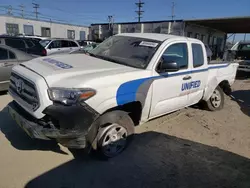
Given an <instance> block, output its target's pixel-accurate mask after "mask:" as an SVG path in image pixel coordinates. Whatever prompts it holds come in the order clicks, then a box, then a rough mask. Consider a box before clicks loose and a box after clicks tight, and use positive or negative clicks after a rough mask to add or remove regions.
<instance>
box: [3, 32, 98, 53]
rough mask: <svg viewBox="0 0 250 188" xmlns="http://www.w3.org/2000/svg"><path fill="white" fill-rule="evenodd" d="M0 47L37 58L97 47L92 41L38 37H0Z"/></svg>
mask: <svg viewBox="0 0 250 188" xmlns="http://www.w3.org/2000/svg"><path fill="white" fill-rule="evenodd" d="M0 45H7V46H10V47H12V48H15V49H18V50H21V51H23V52H26V53H28V54H33V55H37V56H47V55H52V54H53V55H54V54H62V53H71V52H74V51H79V50H80V49H81V48H82V49H84V50H83V52H88V51H89V50H92V49H94V48H95V47H96V46H97V43H95V42H93V41H87V40H86V41H78V42H77V41H75V40H71V39H59V38H57V39H50V38H44V37H39V36H24V35H18V36H15V37H13V36H8V35H1V36H0Z"/></svg>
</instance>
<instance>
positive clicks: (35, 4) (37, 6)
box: [32, 3, 40, 19]
mask: <svg viewBox="0 0 250 188" xmlns="http://www.w3.org/2000/svg"><path fill="white" fill-rule="evenodd" d="M32 4H33V5H34V6H33V8H34V9H35V14H36V19H38V14H39V13H38V11H37V9H38V8H40V6H39V4H38V3H32Z"/></svg>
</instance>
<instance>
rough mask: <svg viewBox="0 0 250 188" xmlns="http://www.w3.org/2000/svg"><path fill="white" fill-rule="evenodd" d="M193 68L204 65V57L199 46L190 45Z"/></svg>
mask: <svg viewBox="0 0 250 188" xmlns="http://www.w3.org/2000/svg"><path fill="white" fill-rule="evenodd" d="M192 53H193V67H195V68H196V67H200V66H202V65H204V56H203V50H202V46H201V45H200V44H192Z"/></svg>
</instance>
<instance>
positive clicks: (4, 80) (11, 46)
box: [0, 35, 97, 91]
mask: <svg viewBox="0 0 250 188" xmlns="http://www.w3.org/2000/svg"><path fill="white" fill-rule="evenodd" d="M96 46H97V44H96V43H94V42H90V41H88V45H86V46H85V47H81V46H80V45H79V43H78V42H77V41H74V40H70V39H49V38H42V37H38V36H23V35H20V36H15V37H13V36H8V35H0V91H5V90H7V89H8V87H9V83H10V80H9V78H10V73H11V70H12V67H13V66H15V65H18V64H20V63H22V62H24V61H29V60H31V59H33V58H36V57H39V56H48V55H54V54H63V53H64V54H70V53H86V52H88V51H90V50H92V49H94V48H95V47H96Z"/></svg>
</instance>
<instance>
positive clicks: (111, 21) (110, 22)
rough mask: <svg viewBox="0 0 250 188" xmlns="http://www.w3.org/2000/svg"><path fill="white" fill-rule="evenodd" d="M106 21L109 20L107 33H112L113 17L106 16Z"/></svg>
mask: <svg viewBox="0 0 250 188" xmlns="http://www.w3.org/2000/svg"><path fill="white" fill-rule="evenodd" d="M108 22H109V35H110V36H112V35H113V25H114V17H113V16H111V15H110V16H108Z"/></svg>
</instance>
